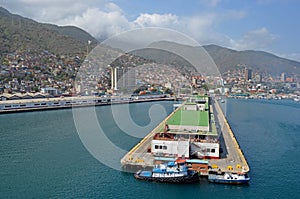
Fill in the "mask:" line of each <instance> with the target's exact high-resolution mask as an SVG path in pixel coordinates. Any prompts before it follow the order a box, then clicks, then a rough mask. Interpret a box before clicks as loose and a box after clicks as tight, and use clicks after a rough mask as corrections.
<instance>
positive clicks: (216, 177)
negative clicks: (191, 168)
mask: <svg viewBox="0 0 300 199" xmlns="http://www.w3.org/2000/svg"><path fill="white" fill-rule="evenodd" d="M208 181H209V182H214V183H224V184H247V183H248V182H249V181H250V177H249V176H248V174H247V173H242V172H240V173H230V172H215V171H209V174H208Z"/></svg>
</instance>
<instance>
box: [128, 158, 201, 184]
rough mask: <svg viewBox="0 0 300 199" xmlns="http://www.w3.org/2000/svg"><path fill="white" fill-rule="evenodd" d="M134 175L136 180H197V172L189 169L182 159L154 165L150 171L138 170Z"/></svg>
mask: <svg viewBox="0 0 300 199" xmlns="http://www.w3.org/2000/svg"><path fill="white" fill-rule="evenodd" d="M134 177H135V178H136V179H138V180H145V181H153V182H163V183H194V182H199V177H198V173H197V172H195V171H191V170H189V169H188V167H187V165H186V163H185V161H184V160H181V161H175V162H174V161H173V162H168V163H167V164H158V165H155V167H154V168H153V169H152V171H144V170H140V171H138V172H137V173H135V174H134Z"/></svg>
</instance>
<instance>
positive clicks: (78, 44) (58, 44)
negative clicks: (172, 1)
mask: <svg viewBox="0 0 300 199" xmlns="http://www.w3.org/2000/svg"><path fill="white" fill-rule="evenodd" d="M88 41H91V42H92V46H91V47H95V46H96V45H97V44H98V43H99V42H98V40H97V39H95V38H94V37H93V36H91V35H90V34H89V33H87V32H86V31H84V30H82V29H80V28H78V27H75V26H57V25H52V24H45V23H39V22H36V21H34V20H32V19H28V18H25V17H22V16H20V15H15V14H12V13H10V12H9V11H7V10H6V9H5V8H3V7H0V43H1V46H0V55H2V56H3V55H4V54H5V53H10V52H14V51H16V50H19V49H23V50H26V49H34V50H48V51H50V52H52V53H54V54H58V55H75V54H81V55H84V54H85V53H86V50H87V42H88ZM156 45H157V44H156ZM159 45H168V46H172V47H179V48H184V49H187V50H191V51H193V50H195V48H199V47H192V46H184V45H181V44H177V43H173V42H166V41H161V42H159ZM203 48H204V49H205V50H206V51H207V52H208V54H209V55H210V56H211V57H212V59H213V60H214V62H215V63H216V65H217V66H218V68H219V71H220V72H221V73H224V72H226V71H228V70H230V69H232V68H233V67H236V66H244V67H247V68H250V69H253V70H255V71H257V72H261V73H269V74H272V75H279V74H280V73H282V72H285V73H287V74H298V75H299V74H300V62H297V61H293V60H289V59H285V58H281V57H278V56H275V55H273V54H270V53H267V52H263V51H254V50H246V51H236V50H232V49H228V48H224V47H221V46H217V45H206V46H203ZM155 56H156V58H157V56H158V57H159V55H155ZM150 58H151V56H150ZM160 59H161V60H164V61H165V62H166V61H168V58H162V57H161V58H160ZM172 59H173V60H171V61H172V62H174V57H172Z"/></svg>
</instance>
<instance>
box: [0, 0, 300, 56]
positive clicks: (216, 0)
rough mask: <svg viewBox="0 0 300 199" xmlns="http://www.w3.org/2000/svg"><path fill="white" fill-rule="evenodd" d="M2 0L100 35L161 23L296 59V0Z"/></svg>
mask: <svg viewBox="0 0 300 199" xmlns="http://www.w3.org/2000/svg"><path fill="white" fill-rule="evenodd" d="M0 6H2V7H4V8H6V9H8V10H9V11H10V12H12V13H15V14H19V15H22V16H25V17H28V18H32V19H34V20H36V21H38V22H44V23H52V24H57V25H75V26H77V27H80V28H82V29H84V30H86V31H87V32H89V33H90V34H91V35H93V36H94V37H96V38H98V39H99V38H101V39H103V38H109V37H111V36H114V35H116V34H120V33H122V32H123V31H127V30H132V29H136V28H143V27H160V28H169V29H173V30H176V31H179V32H181V33H184V34H186V35H188V36H189V37H192V38H193V39H195V40H196V41H198V42H199V44H200V45H207V44H216V45H220V46H224V47H227V48H231V49H235V50H263V51H267V52H270V53H274V54H276V55H278V56H282V57H285V58H290V59H294V60H298V61H300V49H299V46H300V37H299V35H300V26H299V19H300V12H299V11H298V10H299V8H300V1H299V0H244V1H241V0H185V1H184V0H0ZM297 21H298V22H297Z"/></svg>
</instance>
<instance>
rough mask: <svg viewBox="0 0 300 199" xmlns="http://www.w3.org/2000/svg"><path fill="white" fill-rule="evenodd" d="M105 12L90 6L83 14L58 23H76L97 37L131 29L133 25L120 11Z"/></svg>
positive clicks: (104, 36)
mask: <svg viewBox="0 0 300 199" xmlns="http://www.w3.org/2000/svg"><path fill="white" fill-rule="evenodd" d="M113 10H115V11H109V12H105V11H102V10H100V9H98V8H88V9H87V10H86V11H85V12H84V13H82V14H81V15H77V16H75V17H69V18H67V19H64V20H61V21H59V22H58V23H59V24H61V25H75V26H78V27H81V28H82V29H84V30H86V31H87V32H89V33H90V34H92V35H93V36H95V37H97V38H106V37H109V36H112V35H114V34H117V33H120V32H123V31H125V30H128V29H130V27H131V26H132V25H131V24H130V22H129V21H128V20H127V19H126V17H125V16H124V15H123V14H122V13H121V12H119V11H116V10H117V9H116V7H114V8H113Z"/></svg>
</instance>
